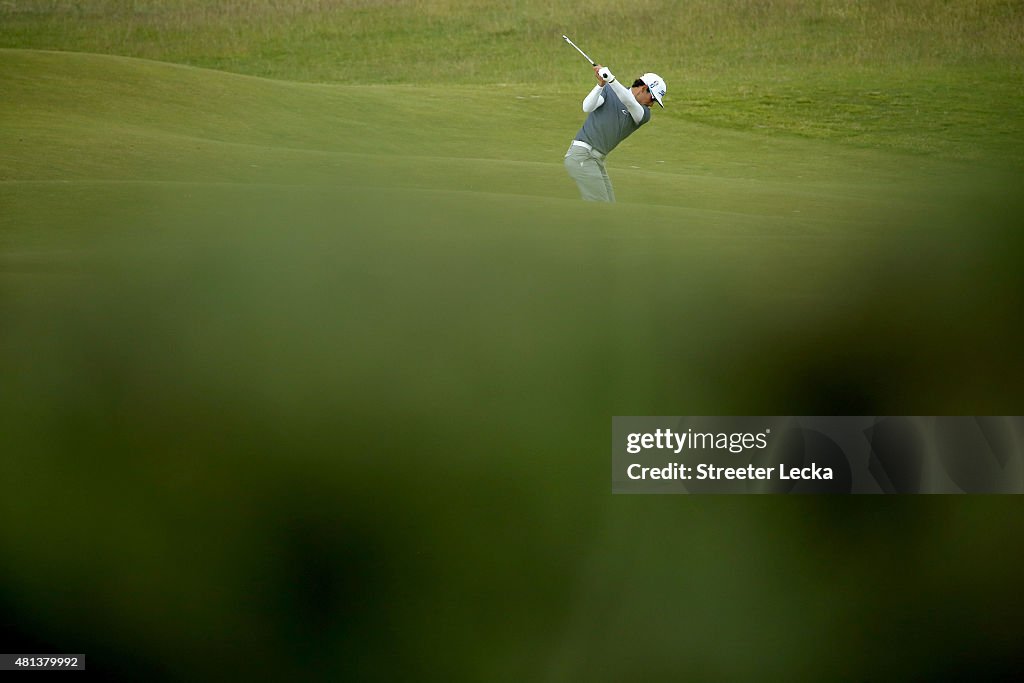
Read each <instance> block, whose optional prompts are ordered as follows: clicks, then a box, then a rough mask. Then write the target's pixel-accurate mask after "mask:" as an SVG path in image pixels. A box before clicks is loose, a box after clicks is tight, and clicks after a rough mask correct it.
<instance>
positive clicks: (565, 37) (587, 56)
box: [562, 34, 597, 66]
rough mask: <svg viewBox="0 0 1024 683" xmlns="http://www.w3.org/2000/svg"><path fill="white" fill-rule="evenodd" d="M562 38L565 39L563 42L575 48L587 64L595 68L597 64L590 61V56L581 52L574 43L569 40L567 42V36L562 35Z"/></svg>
mask: <svg viewBox="0 0 1024 683" xmlns="http://www.w3.org/2000/svg"><path fill="white" fill-rule="evenodd" d="M562 38H564V39H565V42H567V43H569V44H570V45H572V46H573V47H574V48H576V51H577V52H579V53H580V54H581V55H583V58H584V59H586V60H587V61H588V62H590V65H591V66H597V62H595V61H594V60H593V59H591V58H590V55H588V54H587V53H586V52H584V51H583V50H581V49H580V46H579V45H577V44H576V43H574V42H572V41H571V40H569V36H567V35H564V34H563V35H562Z"/></svg>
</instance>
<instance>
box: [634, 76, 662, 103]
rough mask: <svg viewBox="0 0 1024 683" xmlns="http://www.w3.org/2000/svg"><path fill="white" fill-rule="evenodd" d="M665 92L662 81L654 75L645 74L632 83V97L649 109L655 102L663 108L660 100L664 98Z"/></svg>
mask: <svg viewBox="0 0 1024 683" xmlns="http://www.w3.org/2000/svg"><path fill="white" fill-rule="evenodd" d="M666 90H667V88H666V87H665V81H664V79H662V77H661V76H659V75H658V74H655V73H646V74H644V75H643V76H641V77H640V78H638V79H636V80H635V81H633V96H634V97H636V101H637V102H639V103H640V104H642V105H644V106H645V107H650V106H652V105H653V104H654V103H655V102H657V103H658V104H659V105H661V107H662V108H664V107H665V103H664V102H663V101H662V99H663V98H664V97H665V92H666Z"/></svg>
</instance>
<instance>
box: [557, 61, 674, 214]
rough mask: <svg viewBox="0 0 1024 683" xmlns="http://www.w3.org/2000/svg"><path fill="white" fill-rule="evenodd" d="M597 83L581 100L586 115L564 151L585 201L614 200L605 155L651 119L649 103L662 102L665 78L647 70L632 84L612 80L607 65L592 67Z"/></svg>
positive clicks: (566, 164) (566, 166)
mask: <svg viewBox="0 0 1024 683" xmlns="http://www.w3.org/2000/svg"><path fill="white" fill-rule="evenodd" d="M594 77H595V78H597V85H596V86H594V89H593V90H591V91H590V94H589V95H587V96H586V98H584V100H583V111H584V112H585V113H586V114H587V119H586V120H585V121H584V122H583V127H582V128H580V131H579V132H578V133H576V139H575V140H573V141H572V144H571V145H569V151H568V152H566V153H565V168H566V170H568V171H569V176H570V177H571V178H572V179H573V180H575V181H576V184H577V185H579V188H580V195H581V196H582V197H583V199H585V200H587V201H594V202H614V201H615V192H613V191H612V181H611V180H609V178H608V172H607V171H606V170H605V168H604V158H605V157H606V156H608V153H609V152H611V151H612V150H613V149H615V147H616V146H617V145H618V144H619V143H620V142H622V141H623V140H625V139H626V138H627V137H629V136H630V135H632V133H633V131H635V130H636V129H637V128H639V127H640V126H642V125H644V124H645V123H647V122H648V121H650V120H651V109H650V107H651V104H652V103H654V102H657V103H658V104H659V105H661V107H662V108H664V107H665V104H664V103H663V102H662V98H663V97H665V91H666V88H665V81H663V80H662V78H661V76H659V75H658V74H653V73H646V74H644V75H643V76H641V77H640V78H638V79H636V80H635V81H633V86H632V87H631V88H626V86H624V85H622V84H621V83H619V82H618V81H617V80H615V76H613V75H612V73H611V71H609V70H608V69H607V68H606V67H603V66H601V65H600V64H598V65H596V66H595V67H594Z"/></svg>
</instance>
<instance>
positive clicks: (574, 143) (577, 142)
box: [570, 140, 604, 159]
mask: <svg viewBox="0 0 1024 683" xmlns="http://www.w3.org/2000/svg"><path fill="white" fill-rule="evenodd" d="M570 146H571V147H582V148H584V149H588V150H590V153H591V154H593V155H594V156H595V157H597V158H598V159H604V155H603V154H601V153H600V152H598V151H597V150H596V149H594V146H593V145H591V144H589V143H586V142H583V141H582V140H573V141H572V145H570Z"/></svg>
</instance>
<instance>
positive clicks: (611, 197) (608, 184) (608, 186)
mask: <svg viewBox="0 0 1024 683" xmlns="http://www.w3.org/2000/svg"><path fill="white" fill-rule="evenodd" d="M598 165H599V166H600V167H601V179H602V180H603V181H604V190H605V194H606V195H608V199H607V200H605V201H609V202H614V201H615V190H613V189H612V179H611V178H609V177H608V171H606V170H605V168H604V162H603V161H599V162H598Z"/></svg>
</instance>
